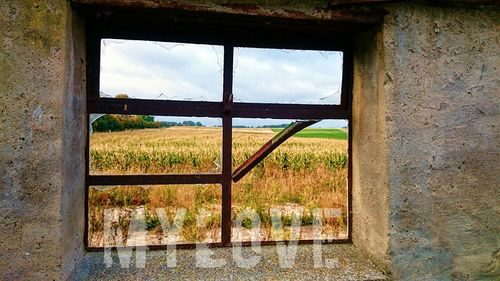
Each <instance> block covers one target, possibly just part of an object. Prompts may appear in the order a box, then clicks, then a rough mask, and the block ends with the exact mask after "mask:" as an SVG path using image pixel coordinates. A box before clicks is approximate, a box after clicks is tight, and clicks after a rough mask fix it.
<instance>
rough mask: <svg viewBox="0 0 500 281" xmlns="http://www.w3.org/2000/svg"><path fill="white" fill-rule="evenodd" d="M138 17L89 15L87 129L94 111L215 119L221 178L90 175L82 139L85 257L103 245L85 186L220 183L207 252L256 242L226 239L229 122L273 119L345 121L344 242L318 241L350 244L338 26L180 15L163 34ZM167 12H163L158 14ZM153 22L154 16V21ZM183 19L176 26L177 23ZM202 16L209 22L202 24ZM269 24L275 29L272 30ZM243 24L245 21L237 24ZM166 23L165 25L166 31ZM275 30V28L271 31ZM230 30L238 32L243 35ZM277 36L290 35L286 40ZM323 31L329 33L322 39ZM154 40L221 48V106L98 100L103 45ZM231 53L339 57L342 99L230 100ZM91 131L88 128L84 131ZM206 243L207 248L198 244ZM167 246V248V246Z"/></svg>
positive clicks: (349, 65) (346, 67)
mask: <svg viewBox="0 0 500 281" xmlns="http://www.w3.org/2000/svg"><path fill="white" fill-rule="evenodd" d="M145 14H146V15H141V16H137V14H135V13H134V14H132V15H130V14H127V12H126V11H125V12H116V13H114V14H112V15H111V16H110V14H109V13H108V14H106V13H104V14H103V13H101V12H97V13H96V12H90V13H87V14H86V19H87V23H86V47H87V49H86V56H87V57H86V60H87V69H86V71H87V111H86V119H87V120H86V124H87V125H89V124H90V123H89V117H90V114H91V113H102V114H126V115H128V114H132V115H163V116H189V117H191V116H195V117H217V118H221V119H222V134H223V136H222V172H221V173H217V174H202V173H200V174H167V175H90V173H89V160H90V159H89V157H90V156H89V150H90V148H89V145H90V144H89V140H90V139H89V137H90V133H89V132H88V131H87V135H86V137H87V138H86V149H85V153H86V155H85V159H86V163H85V164H86V165H85V167H86V171H85V232H84V245H85V248H86V250H87V251H100V250H103V249H104V248H102V247H90V246H89V245H88V211H89V206H88V203H89V202H88V199H89V188H90V186H94V185H155V184H220V185H221V188H222V220H221V224H222V226H221V242H217V243H209V244H208V246H209V247H221V246H231V245H234V244H235V243H238V245H243V246H247V245H251V243H255V241H254V242H233V241H231V227H232V220H231V204H232V202H231V198H232V196H231V187H232V173H233V171H232V163H231V160H232V119H233V118H271V119H345V120H348V124H349V129H348V130H349V131H348V167H347V169H348V171H347V172H348V184H347V210H348V222H347V224H348V226H347V232H348V237H347V239H334V240H321V241H322V242H323V243H352V238H351V233H352V209H351V207H352V204H351V202H352V194H351V174H352V171H351V170H352V164H351V157H350V156H351V155H352V154H351V142H352V134H351V133H352V124H351V120H352V118H351V97H352V94H351V93H352V81H353V55H352V54H353V52H352V40H351V37H350V36H349V35H348V34H347V33H346V32H345V31H340V32H339V31H337V29H338V28H337V26H336V25H333V26H331V25H329V24H326V23H324V22H319V23H311V22H309V21H303V20H302V21H299V20H283V19H279V20H277V22H276V19H266V20H267V21H265V22H264V23H265V24H262V21H263V19H262V18H261V17H246V18H245V20H242V19H241V18H240V17H238V18H234V17H230V16H226V17H224V16H220V15H218V16H217V17H215V18H214V16H213V15H212V14H206V13H197V12H191V13H187V14H186V13H183V12H181V13H179V12H171V13H168V15H175V16H170V17H167V18H166V20H165V19H162V20H161V23H160V26H161V28H158V29H155V30H151V28H149V29H148V28H147V26H148V25H150V23H149V17H148V15H149V16H151V14H148V13H145ZM160 14H164V13H160ZM153 18H154V19H157V17H153ZM180 18H181V19H182V20H179V19H180ZM200 18H202V19H205V21H206V22H208V24H201V23H200ZM268 21H273V24H274V25H273V26H274V28H269V23H268ZM242 22H243V23H242ZM163 24H164V25H163ZM276 26H277V27H278V28H276ZM235 27H239V28H242V29H243V31H244V32H243V33H244V34H252V35H251V36H249V37H247V36H241V35H238V34H239V33H236V32H235ZM280 30H281V31H282V30H288V31H289V33H291V34H288V33H286V34H284V33H283V32H280ZM325 33H326V34H327V35H325ZM108 38H112V39H129V40H151V41H163V42H180V43H199V44H212V45H221V46H223V47H224V62H223V91H222V95H223V100H222V102H208V101H171V100H147V99H113V98H101V97H100V92H99V76H100V73H99V71H100V49H101V39H108ZM236 47H257V48H279V49H303V50H324V51H341V52H343V67H342V85H341V99H340V104H339V105H319V104H312V105H311V104H290V103H288V104H273V103H247V102H233V98H232V88H233V69H234V68H233V58H234V48H236ZM87 127H88V126H87ZM290 241H291V240H287V241H259V242H260V243H261V244H263V245H274V244H276V243H277V242H285V243H288V242H290ZM296 241H297V242H298V243H300V244H311V243H314V242H317V241H318V240H296ZM197 244H199V243H190V244H174V245H175V247H177V248H194V247H196V245H197ZM202 244H204V243H202ZM148 247H149V249H153V250H154V249H166V248H167V245H149V246H148ZM169 247H172V245H169Z"/></svg>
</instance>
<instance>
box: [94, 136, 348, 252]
mask: <svg viewBox="0 0 500 281" xmlns="http://www.w3.org/2000/svg"><path fill="white" fill-rule="evenodd" d="M277 131H278V132H279V131H280V129H276V130H274V129H273V130H271V129H260V128H241V129H234V130H233V150H232V153H233V169H236V168H237V167H238V166H239V165H240V164H242V163H243V162H244V161H246V160H247V159H248V158H249V157H250V156H252V155H253V154H254V153H255V152H256V151H257V150H259V149H260V148H261V147H262V145H264V144H265V143H266V142H267V141H269V140H270V139H271V138H272V137H273V136H274V135H275V134H276V132H277ZM346 138H347V134H346V133H345V132H344V131H342V129H314V128H313V129H306V130H305V131H304V132H300V133H299V135H298V138H296V137H292V138H290V139H288V140H287V141H286V142H285V143H283V144H282V145H280V147H279V148H278V149H276V150H275V151H274V152H272V153H271V154H270V155H268V156H267V157H266V159H265V160H264V161H262V162H261V163H260V164H259V165H257V166H256V167H255V168H254V169H253V170H252V171H251V172H250V173H249V174H247V175H246V176H245V177H244V178H243V179H241V180H240V181H238V182H236V183H233V185H232V210H231V211H232V212H231V213H232V219H233V221H235V219H236V217H237V216H238V214H240V213H241V212H243V211H244V210H246V209H247V208H249V209H251V210H255V212H256V213H257V214H258V215H259V217H260V219H261V227H262V233H263V234H262V235H263V236H262V240H273V239H278V238H273V237H274V236H273V235H274V234H273V228H272V219H271V213H270V209H271V208H278V209H280V210H283V212H284V213H283V215H282V220H283V223H284V224H285V225H287V227H288V226H289V225H290V223H291V213H290V212H291V211H290V210H303V216H302V220H303V223H302V224H303V227H304V228H305V229H304V231H303V232H301V235H302V236H301V237H302V239H312V238H311V237H312V236H311V233H312V232H310V231H307V228H308V227H309V228H310V227H311V225H312V223H313V216H312V211H313V210H314V209H315V208H331V209H336V210H340V213H339V215H338V217H336V218H333V219H329V220H324V221H322V224H323V226H324V228H325V232H324V233H322V235H324V236H322V237H330V236H327V235H328V233H330V234H331V235H333V236H334V237H337V238H338V237H344V236H345V235H346V233H347V162H348V155H347V145H348V143H347V141H345V139H346ZM221 148H222V130H221V128H204V127H170V128H161V129H142V130H135V131H122V132H110V133H105V132H99V133H97V132H94V133H92V134H91V136H90V167H89V169H90V174H93V175H106V174H108V175H109V174H115V175H121V174H192V173H220V172H221V165H222V163H221V150H222V149H221ZM88 200H89V202H88V204H89V205H88V206H89V209H88V212H89V213H88V218H89V221H88V226H89V240H90V241H89V244H90V245H92V246H102V245H103V241H104V240H103V239H104V234H103V230H104V210H105V209H110V208H118V209H120V210H121V213H120V218H119V224H120V226H121V227H122V228H123V229H127V227H128V225H129V223H130V213H131V212H132V210H134V209H136V208H139V207H141V208H144V212H145V216H146V219H147V228H148V233H149V234H151V235H153V236H154V237H157V236H158V237H162V231H163V230H162V229H161V227H160V224H159V215H158V213H157V211H158V210H161V209H165V210H166V215H167V216H168V218H169V220H172V219H173V216H174V214H175V212H176V211H177V210H179V209H185V210H186V217H185V220H184V222H183V225H182V229H181V233H180V236H179V237H177V240H176V241H175V242H178V243H185V242H193V241H194V242H199V241H220V226H221V204H222V193H221V188H220V185H218V184H207V185H196V184H193V185H182V186H180V185H177V186H176V185H154V186H148V185H141V186H133V185H124V186H115V187H109V186H107V187H102V186H92V187H90V191H89V198H88ZM202 209H204V210H207V211H208V212H209V213H210V214H211V215H210V216H209V217H207V218H206V220H205V221H204V223H205V226H204V227H201V228H200V227H199V226H198V225H197V215H198V214H200V212H201V211H200V210H202ZM285 212H288V213H285ZM245 225H246V226H248V223H247V222H246V221H245V222H243V226H245ZM287 231H288V230H287ZM123 232H124V233H126V231H125V230H124V231H123ZM287 233H289V231H288V232H287ZM124 235H125V234H124ZM286 235H288V234H286ZM342 235H344V236H342ZM285 237H288V236H285ZM242 239H243V238H242ZM287 239H288V238H287ZM325 239H326V238H325ZM278 240H279V239H278ZM155 241H156V240H155ZM155 241H150V242H148V243H149V244H151V245H153V244H157V243H160V242H159V241H156V242H155ZM162 243H163V242H162Z"/></svg>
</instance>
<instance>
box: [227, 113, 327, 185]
mask: <svg viewBox="0 0 500 281" xmlns="http://www.w3.org/2000/svg"><path fill="white" fill-rule="evenodd" d="M318 121H319V120H309V121H296V122H293V123H292V124H290V125H289V126H288V127H286V128H285V129H283V130H282V131H281V132H279V133H278V134H277V135H276V136H274V137H273V138H272V139H270V140H269V141H268V142H267V143H266V144H264V145H263V146H262V147H261V148H260V149H259V150H258V151H257V152H255V153H254V155H252V156H250V158H248V159H247V161H245V162H243V164H241V165H240V166H239V167H238V168H236V170H235V171H234V172H233V182H238V181H239V180H240V179H241V178H243V177H244V176H245V175H246V174H247V173H248V172H250V171H251V170H252V169H253V168H254V167H255V166H257V164H259V163H260V162H261V161H262V160H264V158H266V157H267V155H269V154H270V153H271V152H273V150H275V149H276V148H278V146H280V145H281V144H282V143H283V142H285V141H286V140H287V139H289V138H290V137H291V136H293V135H294V134H295V133H297V132H299V131H300V130H302V129H304V128H306V127H309V126H311V125H312V124H314V123H317V122H318Z"/></svg>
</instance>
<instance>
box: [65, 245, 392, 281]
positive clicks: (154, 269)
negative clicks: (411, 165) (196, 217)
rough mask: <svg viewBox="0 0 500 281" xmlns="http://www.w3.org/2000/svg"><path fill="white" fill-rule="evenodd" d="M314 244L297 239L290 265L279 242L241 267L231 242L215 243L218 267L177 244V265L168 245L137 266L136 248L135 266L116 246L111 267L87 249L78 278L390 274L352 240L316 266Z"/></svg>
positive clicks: (247, 251)
mask: <svg viewBox="0 0 500 281" xmlns="http://www.w3.org/2000/svg"><path fill="white" fill-rule="evenodd" d="M313 247H314V246H313V245H297V255H296V258H295V262H294V264H293V266H292V267H291V268H284V267H281V266H280V262H279V256H278V254H277V250H276V246H262V247H261V253H260V256H261V259H260V262H259V263H258V264H257V265H256V266H254V267H252V268H241V267H237V265H236V263H235V261H234V259H233V251H232V248H214V249H210V250H211V251H212V255H211V258H212V259H216V258H217V259H219V258H222V259H224V260H225V262H226V265H225V266H221V267H216V268H201V267H197V266H196V252H197V251H196V250H180V249H178V250H177V255H176V256H177V259H176V262H177V264H176V266H175V267H168V266H167V251H148V252H146V263H145V264H146V266H145V268H136V267H135V253H134V255H133V257H132V258H131V263H130V265H131V266H130V268H121V267H120V264H119V260H118V255H117V253H116V252H115V251H113V252H112V257H113V265H112V266H111V267H109V268H106V265H105V263H104V253H103V252H94V253H87V254H86V255H85V257H84V260H83V261H82V263H81V264H80V267H79V268H78V270H77V271H76V273H75V276H74V278H72V279H73V280H188V279H189V280H201V279H203V280H207V279H208V280H233V279H254V280H389V279H388V278H387V277H386V276H384V274H383V273H382V271H380V270H378V269H377V268H376V267H375V265H374V264H373V263H371V262H370V261H369V259H368V258H367V257H366V256H364V255H363V254H362V253H361V252H360V251H359V250H358V249H357V248H356V247H355V246H354V245H352V244H337V245H335V244H333V245H332V244H330V245H322V253H323V254H322V256H323V257H322V259H323V262H324V261H325V260H326V259H331V260H332V261H333V262H331V263H330V265H332V266H331V267H326V266H324V267H319V268H315V267H314V259H313ZM241 249H242V252H243V256H245V257H249V256H254V255H256V254H255V253H253V252H252V250H251V247H243V248H241Z"/></svg>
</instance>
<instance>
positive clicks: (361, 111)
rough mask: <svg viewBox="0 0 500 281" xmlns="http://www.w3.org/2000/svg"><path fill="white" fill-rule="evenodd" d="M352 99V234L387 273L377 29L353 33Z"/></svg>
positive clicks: (381, 66) (384, 155) (381, 72)
mask: <svg viewBox="0 0 500 281" xmlns="http://www.w3.org/2000/svg"><path fill="white" fill-rule="evenodd" d="M355 46H356V47H355V49H354V85H353V99H352V112H353V113H352V122H351V126H352V136H351V138H352V165H353V167H352V221H353V226H352V238H353V242H354V243H355V244H356V245H359V247H360V248H361V249H363V250H364V251H365V252H366V253H367V254H368V255H370V256H371V257H374V260H375V261H376V262H377V264H378V265H379V266H381V268H383V269H384V270H385V271H389V268H388V267H389V264H390V257H389V236H388V231H389V227H388V222H389V190H388V175H387V174H388V163H387V157H388V156H387V143H386V140H387V133H386V127H385V116H386V112H385V110H386V108H385V103H386V101H385V99H386V98H385V95H384V88H383V86H382V83H383V80H384V78H385V74H384V61H383V57H382V56H381V53H382V50H383V45H382V33H381V31H380V30H379V29H378V28H377V29H374V30H370V31H367V32H365V33H363V34H361V35H360V36H359V38H358V39H357V40H356V42H355Z"/></svg>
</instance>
